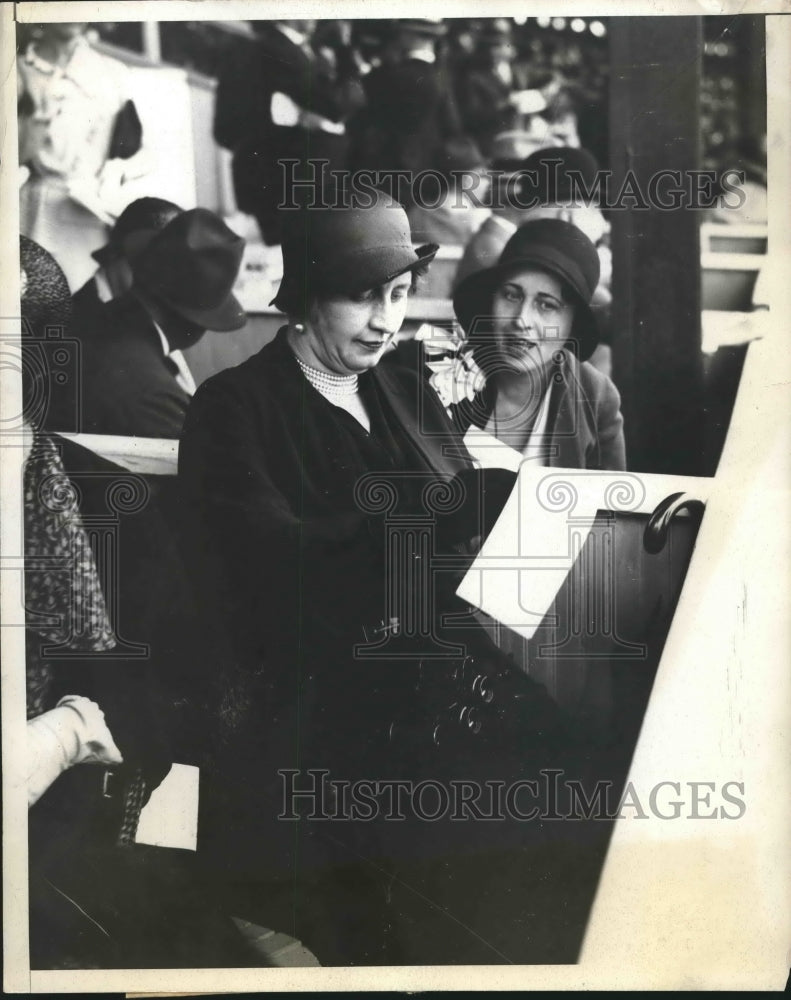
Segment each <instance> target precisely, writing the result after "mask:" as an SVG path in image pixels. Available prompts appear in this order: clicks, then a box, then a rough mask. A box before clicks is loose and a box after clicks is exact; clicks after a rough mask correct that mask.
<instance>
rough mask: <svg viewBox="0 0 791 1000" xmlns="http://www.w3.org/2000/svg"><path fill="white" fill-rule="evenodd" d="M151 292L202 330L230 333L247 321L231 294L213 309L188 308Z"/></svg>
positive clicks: (239, 304)
mask: <svg viewBox="0 0 791 1000" xmlns="http://www.w3.org/2000/svg"><path fill="white" fill-rule="evenodd" d="M153 294H155V295H156V297H157V298H158V299H160V300H161V301H162V302H164V303H165V305H167V306H169V307H170V308H171V309H173V310H174V311H175V312H177V313H178V314H179V316H183V317H184V318H185V319H188V320H189V321H190V322H191V323H195V324H196V325H198V326H202V327H203V328H204V330H213V331H214V332H215V333H230V332H232V331H233V330H240V329H241V328H242V327H243V326H244V325H245V323H247V313H246V312H245V311H244V309H243V308H242V306H241V303H240V302H239V301H238V299H237V298H236V297H235V296H233V295H229V296H228V298H227V299H226V300H225V301H224V302H222V303H220V305H218V306H215V308H213V309H189V308H187V307H186V306H183V305H181V304H180V303H178V302H173V301H171V300H170V299H167V298H165V297H164V296H163V295H162V294H161V293H157V292H154V293H153Z"/></svg>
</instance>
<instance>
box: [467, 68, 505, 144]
mask: <svg viewBox="0 0 791 1000" xmlns="http://www.w3.org/2000/svg"><path fill="white" fill-rule="evenodd" d="M459 107H460V108H461V112H462V115H463V117H464V124H465V126H466V127H467V129H468V130H469V131H470V132H472V133H473V134H476V133H478V132H486V131H487V130H489V129H493V128H495V127H496V126H498V124H499V118H500V115H501V113H502V112H503V111H505V110H506V109H507V108H508V107H509V104H508V102H507V101H506V100H504V99H502V98H501V97H499V96H498V95H495V94H493V93H492V91H491V90H490V88H489V87H487V86H485V84H484V82H483V81H482V80H480V79H479V78H478V77H477V75H476V74H475V73H471V74H469V75H468V76H467V77H466V78H463V79H462V80H461V83H460V85H459Z"/></svg>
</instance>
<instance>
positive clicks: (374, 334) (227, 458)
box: [179, 196, 565, 965]
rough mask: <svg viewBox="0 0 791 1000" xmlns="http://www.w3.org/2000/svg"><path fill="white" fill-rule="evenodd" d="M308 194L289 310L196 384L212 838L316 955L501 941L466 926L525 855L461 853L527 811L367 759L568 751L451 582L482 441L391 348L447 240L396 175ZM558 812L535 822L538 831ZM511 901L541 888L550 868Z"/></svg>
mask: <svg viewBox="0 0 791 1000" xmlns="http://www.w3.org/2000/svg"><path fill="white" fill-rule="evenodd" d="M306 216H307V223H306V225H305V230H304V233H303V235H302V236H301V237H298V236H297V237H291V238H290V239H289V240H287V241H286V242H285V243H284V247H283V255H284V264H285V267H284V277H283V281H282V284H281V286H280V290H279V292H278V295H277V297H276V299H275V300H274V301H275V305H276V306H277V307H278V308H279V309H281V310H282V311H283V312H285V313H286V314H287V316H288V323H287V324H286V325H285V326H283V328H282V329H281V330H280V331H279V332H278V334H277V337H276V339H275V340H274V341H273V342H272V343H270V344H268V345H267V346H265V347H264V348H263V349H262V350H261V351H260V352H259V353H258V354H257V355H255V356H254V357H252V358H251V359H249V360H248V361H246V362H245V363H244V364H242V365H239V366H238V367H236V368H233V369H229V370H226V371H224V372H221V373H220V374H218V375H216V376H215V377H213V378H211V379H209V380H208V381H206V382H204V383H203V385H201V387H200V388H199V390H198V392H197V393H196V395H195V397H194V399H193V401H192V404H191V406H190V409H189V411H188V414H187V420H186V424H185V428H184V433H183V436H182V440H181V446H180V455H179V475H180V477H181V480H182V484H183V488H184V493H185V498H186V500H187V502H188V511H187V513H188V515H189V520H190V521H191V529H190V530H191V533H192V534H191V539H192V545H191V551H192V554H193V556H194V557H195V558H196V559H197V560H198V566H197V568H198V569H199V573H198V574H196V576H199V577H200V578H201V579H202V580H203V581H204V584H205V597H206V601H207V608H209V609H210V617H212V618H213V619H216V620H218V621H220V622H223V623H224V625H225V638H226V640H227V645H226V646H225V648H224V649H223V650H222V652H221V653H219V656H218V660H217V662H218V663H219V664H221V668H220V669H219V670H218V674H219V677H218V681H219V687H220V692H219V699H220V704H219V706H218V713H219V716H220V721H221V724H220V726H219V733H218V739H217V745H218V749H217V759H216V773H215V774H214V780H213V784H212V785H211V786H207V787H206V789H205V793H204V795H203V805H204V812H203V815H202V817H201V831H202V832H201V841H200V843H199V852H200V853H201V856H202V857H203V859H204V861H205V862H206V865H207V870H208V871H209V872H210V873H211V874H212V875H213V877H215V878H216V879H217V880H218V882H219V883H221V884H222V885H223V886H224V889H225V891H226V892H227V893H228V897H227V898H228V906H229V907H233V908H234V909H233V910H232V912H234V913H235V915H237V916H244V917H248V918H249V919H253V920H255V921H256V922H258V923H263V924H265V925H266V926H270V927H274V928H276V929H278V930H285V931H287V932H288V933H291V934H296V935H297V936H298V937H299V938H300V939H301V940H303V941H304V943H305V944H306V945H307V946H308V947H309V948H311V950H313V951H314V952H315V953H316V955H317V956H318V958H319V960H320V961H321V962H322V964H339V965H346V964H358V963H367V964H388V963H390V964H392V963H402V964H406V963H413V964H422V963H423V962H431V961H443V960H444V961H463V960H465V961H472V962H489V961H494V962H499V961H502V960H503V957H502V953H501V952H498V950H497V949H496V948H495V947H492V946H490V945H489V944H488V943H487V942H488V941H491V940H492V936H494V937H496V936H497V934H498V933H499V930H498V929H496V928H495V929H491V928H487V931H486V935H489V936H488V938H487V940H486V941H485V940H484V936H486V935H484V936H481V935H480V934H479V933H478V932H477V931H471V930H469V928H471V927H473V925H474V924H476V923H477V922H478V921H479V919H485V918H480V917H479V916H476V912H475V906H476V905H477V902H478V901H479V900H480V899H481V898H482V894H484V893H485V890H486V886H487V885H488V887H489V890H490V891H492V892H494V890H493V889H492V885H493V884H494V882H496V881H497V879H502V880H503V881H501V882H500V885H501V886H505V884H506V883H508V884H509V885H510V880H511V879H512V878H513V868H512V867H510V866H509V865H506V864H503V863H502V862H501V863H500V865H499V867H498V868H497V869H496V871H495V869H494V868H492V867H490V866H488V865H487V864H486V862H485V861H484V860H483V859H482V858H480V859H476V863H474V864H472V865H471V864H470V859H469V856H467V857H466V858H465V856H464V855H465V852H466V854H467V855H469V853H470V851H471V850H473V849H474V848H473V844H474V841H475V839H476V838H478V844H479V847H480V846H481V845H483V849H484V850H487V851H492V850H493V849H495V848H496V847H497V846H498V845H500V844H502V838H503V836H504V831H506V830H508V831H510V833H511V834H514V833H515V831H514V828H513V826H509V825H508V824H507V823H506V824H495V825H494V827H495V828H496V829H494V828H493V827H492V825H491V824H488V825H487V824H485V823H475V822H471V823H466V824H465V823H456V824H453V823H447V822H444V823H426V822H420V821H418V820H417V819H416V817H415V815H414V814H410V812H409V808H408V805H405V806H404V810H405V815H404V818H403V822H387V821H386V820H385V816H384V813H385V812H386V810H387V807H388V805H389V806H390V807H391V813H392V808H395V809H396V810H397V809H398V808H399V807H398V805H397V804H396V805H395V806H394V807H393V804H392V801H390V800H389V799H388V792H387V791H382V794H381V795H379V794H378V792H377V788H376V787H374V786H372V784H371V783H373V782H376V781H385V780H390V781H392V780H397V781H400V782H402V783H404V784H407V783H409V782H410V781H411V782H417V781H419V780H421V779H432V780H434V781H435V782H436V781H447V780H449V779H450V778H452V777H454V776H455V777H458V778H465V779H467V780H473V781H474V780H475V775H478V776H479V777H480V776H482V775H483V774H486V775H489V776H501V777H502V779H503V780H506V779H507V778H508V777H509V775H513V774H515V773H519V774H520V775H521V774H524V773H525V769H527V770H530V768H531V767H539V766H543V765H545V764H547V762H548V761H550V760H557V756H556V755H554V754H555V749H554V748H556V746H557V744H558V743H559V742H560V741H562V740H564V739H565V730H564V727H563V725H562V723H561V720H560V718H559V713H558V711H557V709H556V707H555V706H554V703H553V702H552V701H551V700H550V699H549V697H548V696H547V694H546V692H545V691H544V689H543V688H542V687H541V686H540V685H537V684H535V683H534V682H532V681H531V680H530V679H529V678H528V677H527V676H526V675H524V674H522V673H520V672H518V671H515V670H514V668H513V667H512V665H511V664H510V663H509V661H508V660H507V658H506V657H505V656H504V655H503V654H502V653H500V651H499V650H497V649H496V648H495V647H494V646H493V645H492V644H491V643H490V641H489V639H488V637H487V635H486V633H485V632H484V630H483V629H482V628H481V627H480V626H478V625H477V624H476V623H475V622H474V620H473V619H472V618H471V616H469V615H468V614H466V611H467V609H466V608H465V607H464V606H463V605H462V604H461V602H460V601H459V600H458V599H457V598H455V596H454V589H455V586H456V580H457V575H456V574H455V573H454V572H453V570H454V569H457V568H458V567H459V559H455V557H454V555H453V552H454V548H453V544H452V543H455V542H456V541H462V540H464V539H465V538H467V537H472V536H473V535H475V534H477V533H478V531H479V525H478V520H477V518H478V513H479V512H478V510H477V508H475V509H473V508H474V507H475V505H474V504H473V505H472V507H470V508H469V509H471V510H472V513H471V515H470V516H469V518H467V517H466V511H467V510H468V508H467V507H466V506H465V505H463V504H462V503H461V498H462V497H463V496H464V493H465V490H466V492H467V495H468V497H469V498H471V499H475V498H476V496H477V495H478V494H477V490H476V489H475V488H474V486H475V485H476V482H477V480H476V478H475V474H474V470H473V469H472V468H471V461H470V457H469V455H468V454H467V452H466V450H465V448H464V446H463V445H462V443H461V440H460V438H459V437H458V435H457V433H456V432H455V431H454V429H453V427H452V425H451V424H450V423H449V421H448V419H447V416H446V414H445V412H444V410H443V408H442V405H441V403H440V401H439V399H438V397H437V396H436V394H435V393H434V392H433V391H432V390H431V389H430V388H429V387H428V385H427V383H426V382H425V378H424V374H423V371H422V369H421V370H419V371H412V370H409V369H406V368H402V367H401V366H399V365H398V364H392V365H391V364H387V365H380V364H379V362H380V360H381V359H382V357H383V355H384V354H385V352H386V351H387V350H388V347H389V346H390V344H391V343H392V341H393V339H394V337H395V335H396V334H397V332H398V330H399V328H400V326H401V324H402V322H403V320H404V317H405V314H406V306H407V298H408V296H409V294H410V289H411V288H412V286H413V285H414V282H415V280H416V276H417V275H418V274H419V273H420V271H421V270H422V269H423V268H425V266H426V265H427V263H428V262H429V261H430V260H431V258H432V257H433V256H434V253H435V252H436V249H437V248H436V246H433V245H427V246H422V247H420V248H418V250H417V251H415V250H414V249H413V244H412V236H411V233H410V230H409V225H408V222H407V218H406V214H405V212H404V211H403V209H402V208H401V206H400V205H398V204H396V203H395V202H392V201H391V200H389V199H388V198H386V197H385V196H378V197H377V201H376V203H375V205H374V206H372V207H371V208H367V209H362V208H359V209H352V208H350V209H333V210H322V209H316V210H314V211H312V212H307V213H306ZM505 478H506V480H507V482H506V483H505V489H504V490H503V491H501V496H500V497H499V498H498V500H497V502H496V503H495V507H497V503H501V502H502V501H503V500H504V495H503V494H506V495H507V492H508V491H510V488H511V486H512V485H513V477H512V476H510V478H509V477H508V476H506V477H505ZM487 485H488V486H489V489H488V490H487V491H486V494H485V496H486V499H487V501H489V502H493V497H492V488H491V483H489V484H487ZM457 501H458V503H457ZM456 506H458V507H459V510H458V511H456V512H455V514H454V516H453V517H451V516H448V518H447V521H448V525H446V526H445V528H443V530H442V531H441V532H440V531H439V522H443V521H444V520H445V517H444V515H443V514H442V511H443V510H452V509H453V508H454V507H456ZM484 513H485V512H484ZM456 514H458V515H459V516H458V518H456ZM435 528H436V529H437V532H435V536H434V538H432V537H431V531H432V529H435ZM437 533H439V534H441V535H442V537H441V538H438V537H437ZM440 546H442V547H443V550H444V551H445V552H446V553H447V555H446V561H445V564H444V569H443V570H442V572H440V571H439V570H436V571H435V569H436V567H435V565H434V562H433V559H432V557H433V555H434V553H435V552H436V551H437V550H438V548H439V547H440ZM454 560H455V561H454ZM450 612H456V622H455V624H454V622H452V621H449V620H448V617H446V616H449V613H450ZM385 623H386V624H385ZM320 771H323V772H324V775H325V777H326V778H327V781H323V779H322V777H321V774H320ZM362 780H364V781H366V782H367V783H368V785H367V790H366V798H367V800H368V801H367V806H366V809H365V810H363V811H364V812H367V813H368V816H367V818H366V817H365V816H363V815H360V812H359V810H358V811H357V814H356V816H357V819H359V820H360V821H359V822H355V805H354V803H355V799H354V795H355V793H356V791H360V790H361V789H362V787H363V786H362V784H361V781H362ZM331 783H332V784H331ZM410 787H411V786H410ZM344 788H345V791H344V790H343V789H344ZM379 789H380V790H381V789H382V786H381V785H380V786H379ZM390 792H392V788H391V789H390ZM408 798H409V796H408V794H407V799H408ZM357 805H358V806H359V805H360V803H359V802H357ZM304 807H306V808H307V813H308V819H307V821H306V820H304V818H303V821H302V822H300V823H296V822H295V821H296V819H297V814H299V813H301V812H302V811H303V808H304ZM311 819H312V820H313V822H311V821H310V820H311ZM391 819H393V816H392V815H391ZM330 820H335V822H331V821H330ZM523 826H524V825H523ZM550 826H551V824H550ZM541 829H543V828H541ZM541 835H542V834H541V833H540V829H539V827H538V826H536V825H532V826H530V825H528V828H521V829H519V830H518V831H517V832H516V833H515V836H516V839H517V841H518V845H519V846H518V851H522V850H525V849H526V845H527V844H528V842H530V841H531V838H532V837H533V836H541ZM519 856H520V857H524V856H523V855H521V854H520V855H519ZM454 859H455V860H454ZM526 870H527V869H525V870H522V874H523V875H525V877H526V878H527V879H528V880H529V879H531V878H534V877H535V878H538V872H539V871H544V869H542V868H541V867H540V866H539V865H536V866H535V870H533V869H530V871H531V872H533V874H531V875H526V874H525V872H526ZM412 880H414V881H412ZM492 880H493V881H492ZM408 883H410V884H412V885H415V886H417V885H420V886H421V887H422V888H419V889H418V888H416V889H415V890H414V891H413V890H411V889H410V890H409V891H406V892H405V890H404V886H405V885H406V884H408ZM507 891H508V888H507V887H505V888H502V892H504V893H507ZM448 893H456V894H457V903H458V907H459V909H458V910H457V911H456V912H457V914H458V915H457V916H456V917H452V918H451V917H448V916H447V915H446V914H445V913H444V911H443V906H444V905H445V904H449V896H448ZM427 895H428V896H429V897H430V898H431V900H432V902H431V903H426V902H425V900H426V896H427ZM495 895H497V893H495ZM421 901H422V902H421ZM433 901H439V905H438V906H437V905H436V904H435V902H433ZM473 901H475V903H474V902H473ZM511 903H512V904H513V905H514V906H517V905H518V907H522V906H526V907H527V908H528V909H531V900H530V893H529V892H527V891H526V892H525V893H524V894H520V896H519V899H518V900H516V899H512V900H511ZM492 905H493V906H494V903H492ZM509 905H510V904H509ZM421 907H423V908H422V909H421ZM467 910H469V911H470V912H469V913H467ZM416 914H417V916H416ZM510 919H511V918H510V917H507V916H505V915H503V920H504V922H505V923H508V921H509V920H510ZM519 919H521V918H520V917H518V916H513V920H514V921H516V923H514V924H513V926H514V927H517V926H519V923H518V921H519ZM432 921H434V922H435V923H434V924H433V933H428V932H427V927H428V926H429V925H430V924H431V922H432ZM490 930H491V934H489V931H490ZM520 940H521V942H522V943H521V945H520V946H519V947H518V948H516V950H515V951H514V953H513V954H514V956H515V958H514V960H516V958H518V959H521V960H527V957H528V954H529V952H530V947H529V945H528V944H526V943H525V940H524V935H522V937H521V939H520Z"/></svg>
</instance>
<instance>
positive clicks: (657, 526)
mask: <svg viewBox="0 0 791 1000" xmlns="http://www.w3.org/2000/svg"><path fill="white" fill-rule="evenodd" d="M704 507H705V504H704V503H703V501H702V500H698V499H697V497H693V496H692V495H691V494H690V493H671V494H670V496H668V497H665V499H664V500H663V501H662V502H661V503H660V504H659V505H658V506H657V508H656V510H655V511H654V513H653V514H652V515H651V516H650V517H649V519H648V524H647V525H646V526H645V531H644V532H643V548H644V549H645V550H646V552H648V553H650V554H651V555H652V556H655V555H657V553H659V552H661V551H662V549H663V548H664V547H665V545H666V543H667V533H668V531H669V530H670V522H671V521H672V520H673V518H674V517H675V516H676V514H678V512H679V511H681V510H688V511H690V513H692V512H694V513H696V514H699V515H701V516H702V515H703V510H704Z"/></svg>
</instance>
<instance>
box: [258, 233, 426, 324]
mask: <svg viewBox="0 0 791 1000" xmlns="http://www.w3.org/2000/svg"><path fill="white" fill-rule="evenodd" d="M438 250H439V244H438V243H425V244H423V246H419V247H413V246H403V245H402V246H392V247H376V248H374V249H370V248H369V249H366V250H364V251H361V252H360V253H358V254H355V253H351V254H343V255H340V256H338V257H336V258H335V259H334V260H332V261H328V262H327V263H326V264H325V265H323V266H322V267H321V269H320V273H321V277H320V287H318V288H316V291H317V292H319V293H326V292H331V293H335V294H341V295H355V294H358V293H360V292H366V291H368V290H369V289H370V288H378V287H379V286H380V285H385V284H387V282H388V281H392V280H393V279H394V278H398V277H400V276H401V275H402V274H406V272H407V271H412V270H414V269H415V268H416V267H424V266H425V265H427V264H430V263H431V261H432V260H433V259H434V257H435V256H436V255H437V251H438ZM296 280H297V281H300V289H299V291H300V292H301V293H302V297H303V298H304V297H305V293H307V294H310V291H311V289H310V288H309V287H307V285H306V284H302V282H309V281H310V276H306V277H305V278H301V277H299V278H297V279H296ZM293 284H294V282H293V281H289V280H288V279H287V278H286V277H285V276H284V278H283V280H282V281H281V283H280V288H279V289H278V292H277V295H276V296H275V297H274V299H272V301H271V302H270V303H269V304H270V305H273V306H275V308H277V309H280V311H281V312H286V313H287V312H288V304H289V302H292V301H293V299H294V294H293V293H294V291H295V289H294V287H293Z"/></svg>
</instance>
